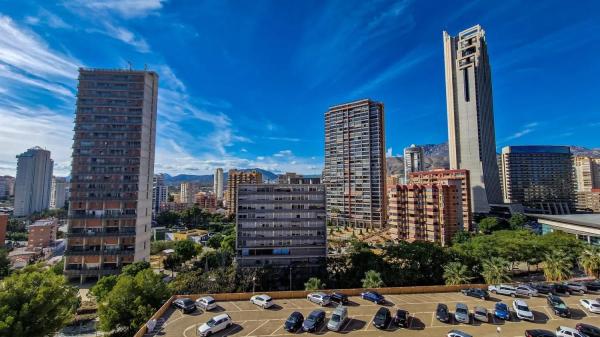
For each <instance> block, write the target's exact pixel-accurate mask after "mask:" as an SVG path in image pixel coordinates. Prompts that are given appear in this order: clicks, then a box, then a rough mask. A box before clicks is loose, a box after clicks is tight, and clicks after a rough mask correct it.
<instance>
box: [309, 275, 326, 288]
mask: <svg viewBox="0 0 600 337" xmlns="http://www.w3.org/2000/svg"><path fill="white" fill-rule="evenodd" d="M323 288H325V283H323V282H321V280H320V279H319V278H318V277H311V278H309V279H308V281H306V283H304V290H308V291H312V290H319V289H323Z"/></svg>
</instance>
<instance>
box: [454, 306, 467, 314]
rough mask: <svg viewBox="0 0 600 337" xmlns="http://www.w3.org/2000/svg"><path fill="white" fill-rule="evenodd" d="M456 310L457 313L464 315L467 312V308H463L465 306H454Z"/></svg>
mask: <svg viewBox="0 0 600 337" xmlns="http://www.w3.org/2000/svg"><path fill="white" fill-rule="evenodd" d="M456 312H457V313H459V314H464V315H466V314H467V309H465V308H456Z"/></svg>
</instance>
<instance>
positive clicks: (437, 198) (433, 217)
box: [388, 184, 463, 246]
mask: <svg viewBox="0 0 600 337" xmlns="http://www.w3.org/2000/svg"><path fill="white" fill-rule="evenodd" d="M388 193H389V194H388V202H389V208H388V211H389V212H388V214H389V225H390V227H395V228H396V229H397V232H398V239H399V240H405V241H409V242H413V241H430V242H436V243H439V244H441V245H442V246H446V245H449V244H450V242H451V239H452V237H453V236H454V234H455V233H456V232H457V231H458V230H460V229H462V228H461V223H462V214H463V210H462V202H461V190H460V186H459V185H456V184H451V185H443V184H440V185H437V184H432V185H416V184H409V185H396V186H395V187H392V188H391V189H390V190H389V192H388Z"/></svg>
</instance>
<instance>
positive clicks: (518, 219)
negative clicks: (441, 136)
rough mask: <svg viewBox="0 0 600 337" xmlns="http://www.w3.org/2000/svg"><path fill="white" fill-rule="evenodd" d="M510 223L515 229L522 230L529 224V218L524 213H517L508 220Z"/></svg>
mask: <svg viewBox="0 0 600 337" xmlns="http://www.w3.org/2000/svg"><path fill="white" fill-rule="evenodd" d="M508 223H509V224H510V227H511V228H513V229H518V228H522V227H523V226H525V224H526V223H527V216H526V215H525V214H523V213H515V214H513V215H511V217H510V219H508Z"/></svg>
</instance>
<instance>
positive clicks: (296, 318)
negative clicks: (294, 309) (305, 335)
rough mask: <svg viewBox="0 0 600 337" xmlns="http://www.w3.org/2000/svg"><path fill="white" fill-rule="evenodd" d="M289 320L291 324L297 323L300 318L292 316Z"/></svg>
mask: <svg viewBox="0 0 600 337" xmlns="http://www.w3.org/2000/svg"><path fill="white" fill-rule="evenodd" d="M287 320H288V322H290V323H296V322H298V317H297V316H290V317H289V318H288V319H287Z"/></svg>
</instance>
